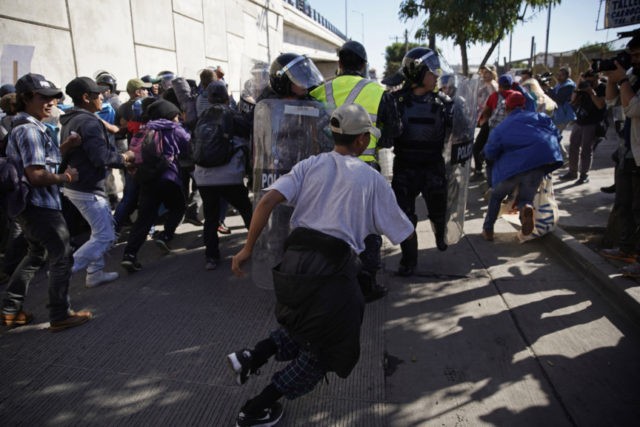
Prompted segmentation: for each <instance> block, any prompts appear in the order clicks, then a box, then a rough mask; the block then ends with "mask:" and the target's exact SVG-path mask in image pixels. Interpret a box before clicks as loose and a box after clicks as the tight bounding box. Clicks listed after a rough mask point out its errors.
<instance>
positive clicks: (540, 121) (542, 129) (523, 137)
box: [482, 92, 562, 241]
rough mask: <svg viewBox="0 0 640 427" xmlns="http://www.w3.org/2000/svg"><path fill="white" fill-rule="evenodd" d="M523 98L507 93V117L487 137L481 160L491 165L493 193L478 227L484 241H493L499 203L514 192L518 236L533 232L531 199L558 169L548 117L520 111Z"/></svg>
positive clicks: (556, 143) (555, 135)
mask: <svg viewBox="0 0 640 427" xmlns="http://www.w3.org/2000/svg"><path fill="white" fill-rule="evenodd" d="M524 104H525V99H524V96H523V95H522V94H521V93H520V92H513V93H511V94H510V95H509V96H508V97H507V99H506V109H507V113H508V116H507V118H505V119H504V120H503V121H502V122H501V123H500V124H499V125H498V126H497V127H496V128H495V129H494V130H493V131H492V132H491V135H489V141H488V142H487V145H486V146H485V147H484V155H485V158H486V159H488V160H490V161H493V167H492V183H493V186H494V187H493V191H492V193H491V199H490V200H489V209H488V211H487V216H486V217H485V219H484V225H483V226H482V236H483V237H484V238H485V240H489V241H491V240H493V225H494V224H495V222H496V220H497V219H498V212H499V211H500V204H501V203H502V200H503V199H504V198H505V197H506V196H507V195H509V194H511V193H512V192H513V191H514V190H515V189H516V188H518V198H517V199H518V210H519V211H520V222H521V223H522V234H523V235H525V236H528V235H530V234H531V233H532V232H533V228H534V225H535V224H534V218H533V206H532V203H533V198H534V196H535V195H536V192H537V190H538V187H539V186H540V182H541V181H542V178H543V177H544V175H545V174H548V173H549V172H551V171H553V170H555V169H557V168H559V167H560V166H562V153H561V151H560V143H559V141H558V129H557V128H556V126H555V125H554V124H553V122H552V121H551V119H550V118H549V116H547V115H545V114H541V113H534V112H531V111H525V110H523V107H524Z"/></svg>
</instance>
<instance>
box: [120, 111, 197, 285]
mask: <svg viewBox="0 0 640 427" xmlns="http://www.w3.org/2000/svg"><path fill="white" fill-rule="evenodd" d="M180 113H181V112H180V109H179V108H178V107H177V106H176V105H175V104H173V103H171V102H169V101H166V100H164V99H160V100H157V101H155V102H153V103H152V104H150V105H149V107H148V108H147V115H148V117H149V121H148V122H147V123H146V124H145V125H144V136H141V137H142V138H153V140H154V141H155V142H154V143H156V148H157V149H159V145H158V144H157V141H159V140H160V139H161V142H162V144H161V147H162V152H161V156H162V157H163V158H164V159H165V164H166V168H164V170H162V171H161V173H160V174H159V176H158V177H157V179H153V180H149V181H140V182H139V183H140V200H139V207H138V218H137V219H136V222H135V223H134V224H133V228H132V230H131V233H130V234H129V240H128V241H127V245H126V246H125V249H124V255H123V257H122V262H121V265H122V267H123V268H124V269H125V270H127V271H128V272H130V273H133V272H136V271H139V270H141V269H142V265H141V264H140V262H139V261H138V259H137V253H138V251H139V250H140V248H141V247H142V245H143V243H144V242H145V240H146V238H147V234H148V233H149V230H150V229H151V226H153V225H154V223H155V221H156V219H157V217H158V209H159V208H160V205H164V206H165V208H167V210H168V212H167V214H166V220H165V223H164V229H163V230H162V231H159V232H156V233H154V235H153V240H154V242H155V243H156V245H157V246H158V247H159V248H160V250H162V251H163V252H164V253H169V252H170V251H171V249H170V247H169V242H170V241H171V240H172V239H173V235H174V233H175V231H176V228H177V227H178V225H179V224H180V221H181V220H182V217H183V215H184V212H185V209H186V205H185V197H184V193H183V192H182V182H181V180H180V175H179V171H178V156H179V154H180V153H181V152H185V151H189V140H190V139H191V136H190V135H189V133H188V132H187V131H186V130H185V129H184V128H183V127H182V125H181V124H180V121H179V116H180ZM149 134H151V135H149ZM132 144H133V141H132ZM138 173H139V172H137V173H136V174H138Z"/></svg>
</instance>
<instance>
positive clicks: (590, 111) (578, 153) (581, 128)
mask: <svg viewBox="0 0 640 427" xmlns="http://www.w3.org/2000/svg"><path fill="white" fill-rule="evenodd" d="M598 78H599V75H598V73H595V72H594V71H593V70H591V69H589V70H587V71H585V72H584V73H582V75H581V79H580V82H579V83H578V87H577V88H576V89H575V90H574V92H573V95H572V96H571V106H572V107H573V110H574V111H575V113H576V122H575V124H574V125H573V129H572V130H571V138H570V140H569V172H567V173H565V174H564V175H562V176H561V177H560V179H561V180H563V181H567V180H571V179H576V178H578V164H580V178H578V180H577V181H576V184H584V183H586V182H589V169H591V162H592V160H593V147H594V145H595V143H596V140H597V137H596V128H597V126H598V125H599V124H600V123H601V122H602V120H603V119H604V114H605V112H606V105H605V100H604V95H605V85H604V84H603V83H600V82H599V81H598Z"/></svg>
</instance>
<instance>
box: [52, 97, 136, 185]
mask: <svg viewBox="0 0 640 427" xmlns="http://www.w3.org/2000/svg"><path fill="white" fill-rule="evenodd" d="M60 123H61V124H62V134H61V135H60V140H61V141H64V140H65V139H66V138H67V137H68V136H69V134H70V133H71V131H75V132H76V133H77V134H78V135H80V137H81V138H82V144H81V145H80V146H79V147H76V148H73V149H71V150H69V151H68V152H67V154H66V155H65V156H64V158H63V159H62V164H63V167H65V168H66V166H71V167H72V168H76V169H77V170H78V175H79V180H78V181H77V182H73V183H67V184H65V185H64V186H65V188H69V189H70V190H75V191H82V192H84V193H93V194H97V195H100V196H102V197H106V191H105V179H106V177H107V173H108V169H109V168H123V167H124V160H123V159H122V156H121V155H120V154H119V153H118V152H117V150H116V147H115V146H113V145H112V144H111V143H109V134H108V132H107V129H106V128H105V127H104V124H103V123H102V121H101V120H100V118H99V117H98V116H97V115H95V114H93V113H90V112H89V111H87V110H85V109H82V108H79V107H74V108H72V109H71V110H69V111H67V112H66V113H65V114H64V115H62V116H61V117H60Z"/></svg>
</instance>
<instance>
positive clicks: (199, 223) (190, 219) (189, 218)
mask: <svg viewBox="0 0 640 427" xmlns="http://www.w3.org/2000/svg"><path fill="white" fill-rule="evenodd" d="M184 222H187V223H189V224H191V225H195V226H198V227H202V226H203V225H204V223H203V222H202V221H200V220H199V219H198V217H197V216H194V215H189V216H185V217H184Z"/></svg>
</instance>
